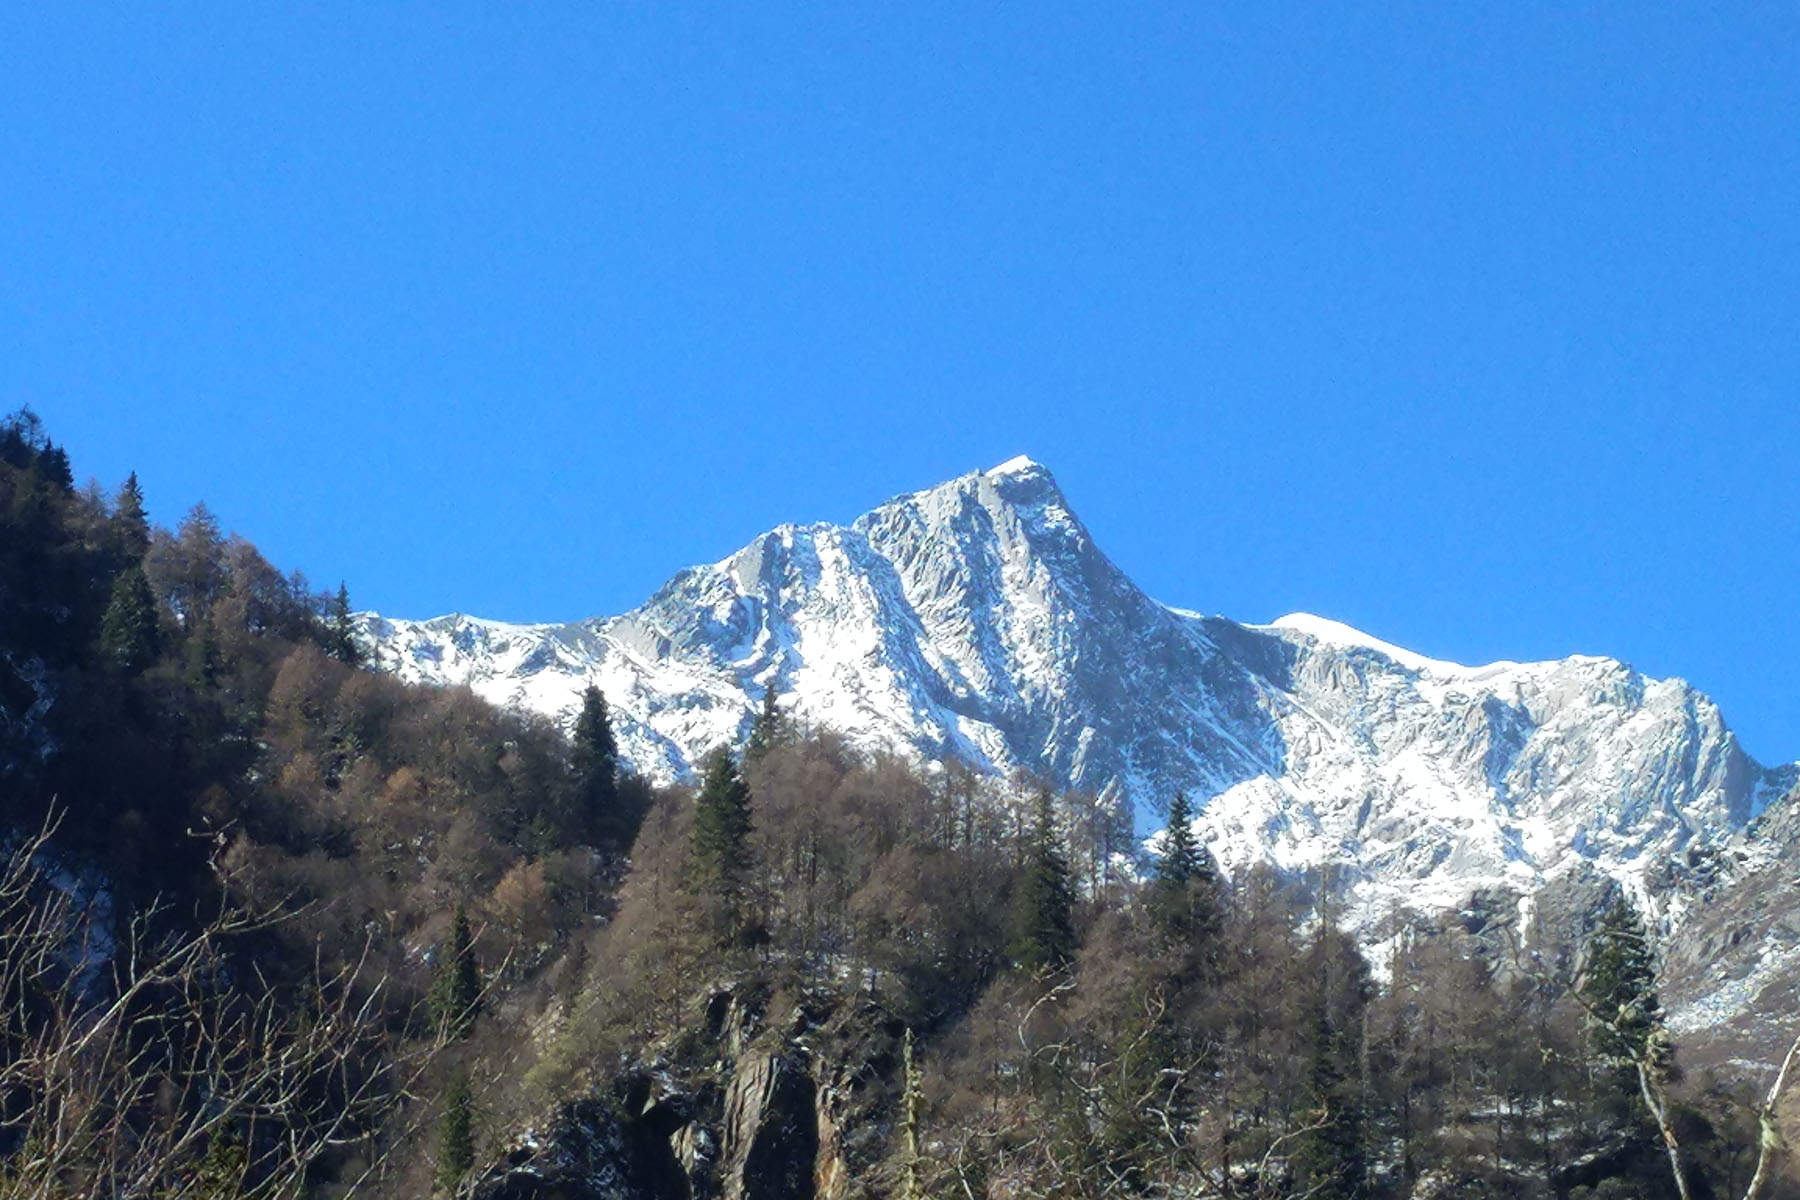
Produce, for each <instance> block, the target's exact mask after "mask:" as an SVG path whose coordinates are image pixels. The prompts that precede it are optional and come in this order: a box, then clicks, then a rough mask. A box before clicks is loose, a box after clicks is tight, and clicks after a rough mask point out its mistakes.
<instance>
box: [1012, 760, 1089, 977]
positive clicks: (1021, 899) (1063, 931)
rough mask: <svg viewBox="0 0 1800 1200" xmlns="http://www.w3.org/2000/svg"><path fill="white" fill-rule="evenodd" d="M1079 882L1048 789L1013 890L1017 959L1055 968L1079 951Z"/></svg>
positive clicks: (1029, 967) (1031, 966)
mask: <svg viewBox="0 0 1800 1200" xmlns="http://www.w3.org/2000/svg"><path fill="white" fill-rule="evenodd" d="M1074 911H1075V887H1074V884H1073V883H1072V882H1071V881H1070V878H1069V864H1068V860H1067V859H1066V858H1065V857H1064V855H1063V849H1062V840H1061V838H1060V837H1059V836H1058V835H1057V832H1056V814H1055V810H1054V808H1053V807H1052V804H1051V800H1050V793H1049V791H1048V790H1044V791H1040V792H1039V793H1038V798H1037V818H1036V820H1035V822H1034V823H1033V826H1032V833H1031V841H1030V844H1029V845H1028V847H1027V849H1026V857H1025V867H1024V872H1023V874H1022V875H1021V877H1020V879H1019V886H1018V890H1017V891H1016V892H1015V893H1014V896H1013V921H1012V944H1011V946H1010V947H1009V949H1010V952H1011V955H1012V958H1013V961H1014V962H1016V963H1018V964H1019V966H1020V967H1022V968H1023V969H1025V970H1026V971H1031V972H1037V971H1047V970H1048V971H1055V970H1061V969H1062V968H1064V967H1066V966H1068V964H1069V963H1070V961H1071V960H1072V959H1073V958H1074V957H1075V923H1074Z"/></svg>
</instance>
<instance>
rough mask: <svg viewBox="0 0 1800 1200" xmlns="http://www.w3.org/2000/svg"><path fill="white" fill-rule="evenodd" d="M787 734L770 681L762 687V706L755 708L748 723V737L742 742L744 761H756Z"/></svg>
mask: <svg viewBox="0 0 1800 1200" xmlns="http://www.w3.org/2000/svg"><path fill="white" fill-rule="evenodd" d="M787 736H788V725H787V718H786V717H784V716H782V715H781V709H780V708H779V707H777V706H776V703H775V684H774V682H773V681H771V682H770V683H769V684H768V685H767V686H766V687H764V688H763V698H762V708H760V709H759V710H757V714H756V719H755V721H753V722H752V723H751V725H750V737H749V739H748V740H747V741H746V742H745V743H744V761H745V762H747V763H753V762H756V761H758V760H759V759H761V758H762V757H763V756H764V755H765V754H767V753H768V752H769V751H770V750H771V749H773V748H774V747H776V746H779V745H781V744H782V742H783V741H785V740H786V738H787Z"/></svg>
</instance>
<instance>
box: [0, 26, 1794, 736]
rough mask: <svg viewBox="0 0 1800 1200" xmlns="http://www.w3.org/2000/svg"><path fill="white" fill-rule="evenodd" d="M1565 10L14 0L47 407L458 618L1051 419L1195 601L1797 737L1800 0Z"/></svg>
mask: <svg viewBox="0 0 1800 1200" xmlns="http://www.w3.org/2000/svg"><path fill="white" fill-rule="evenodd" d="M1571 7H1574V6H1550V5H1526V4H1517V5H1510V4H1509V5H1498V6H1486V7H1485V8H1477V7H1476V6H1468V5H1445V4H1438V3H1429V4H1417V5H1405V4H1366V5H1319V4H1304V5H1294V6H1291V7H1285V8H1284V7H1281V6H1275V5H1253V6H1244V5H1187V4H1181V5H1176V4H1170V5H1165V6H1143V5H1130V4H1094V5H1081V6H1061V5H1038V4H1031V5H1025V4H1009V5H942V6H939V5H932V4H925V3H917V4H906V5H882V6H874V5H854V6H853V5H833V6H808V7H805V8H800V7H788V6H782V5H762V4H758V5H720V6H717V7H684V6H678V5H597V4H585V3H584V4H566V5H552V4H533V5H520V4H468V5H447V4H430V5H426V4H417V5H401V4H373V5H372V4H366V3H355V4H341V5H330V4H312V5H280V6H278V5H229V4H209V5H197V4H178V5H169V6H148V7H146V6H137V7H136V8H128V7H126V6H89V5H35V6H30V5H11V6H8V7H7V8H6V9H5V10H4V12H0V405H4V407H6V408H12V407H16V406H17V405H20V404H30V405H32V406H34V407H35V408H36V409H37V410H38V411H39V412H40V414H41V415H43V416H44V418H45V419H46V421H47V423H48V424H49V426H50V429H51V432H52V434H53V435H54V436H56V437H59V438H61V439H62V440H64V441H65V442H66V443H67V444H68V445H69V447H70V449H71V452H72V453H73V455H74V458H75V465H76V470H77V473H78V474H79V475H82V476H84V477H85V476H89V475H92V476H97V477H98V478H99V479H101V480H102V481H103V482H105V483H106V484H107V485H109V486H111V485H115V484H117V483H118V482H119V480H120V479H122V478H123V476H124V475H125V473H126V472H127V471H129V470H132V469H134V468H135V469H136V470H138V471H139V472H140V473H141V474H142V476H143V478H144V481H145V484H146V486H147V488H148V491H149V497H150V501H151V505H152V509H153V513H154V515H155V516H156V517H158V518H159V519H161V520H163V521H165V522H173V521H174V520H176V519H178V518H179V516H180V514H181V512H182V510H183V509H185V508H186V507H187V505H189V504H190V503H192V502H193V501H195V500H197V499H204V500H206V501H207V502H208V503H209V504H211V505H212V506H213V508H214V509H215V510H216V511H217V512H218V513H219V514H220V517H221V519H222V520H223V521H224V522H225V523H226V524H227V525H228V526H229V527H231V528H234V529H236V530H238V531H240V532H242V533H244V534H246V535H247V536H249V537H251V538H252V539H253V540H255V541H256V542H258V543H259V544H260V545H261V546H263V548H264V549H265V551H266V552H267V553H268V554H269V555H270V556H271V557H272V558H273V559H275V560H276V561H277V562H278V563H280V564H282V565H283V566H286V567H300V568H302V569H304V570H306V571H307V572H308V573H309V574H310V575H311V576H312V577H313V578H314V579H315V580H316V581H318V582H320V583H322V584H330V585H335V584H336V582H337V581H338V580H339V579H340V578H342V579H346V580H348V581H349V583H350V587H351V590H352V595H353V598H354V599H355V600H356V601H357V602H358V603H359V604H363V605H368V606H371V607H377V608H380V609H382V610H383V611H387V612H391V613H396V614H401V615H415V616H426V615H431V614H435V613H438V612H443V611H448V610H463V611H469V612H475V613H479V614H482V615H488V616H495V617H502V618H510V619H517V620H534V619H536V620H548V619H565V618H574V617H580V616H586V615H593V614H599V613H609V612H616V611H619V610H622V609H625V608H627V607H630V606H632V605H634V604H636V603H637V602H638V601H640V600H641V599H643V598H644V597H645V596H646V595H647V594H648V593H649V592H650V591H651V590H653V589H654V588H655V587H656V586H657V585H658V584H659V583H660V582H661V581H662V580H663V579H664V578H666V577H667V576H668V575H670V574H671V573H672V572H673V571H674V570H676V569H677V568H679V567H681V566H683V565H686V564H688V563H690V562H697V561H705V560H710V559H713V558H716V557H719V556H721V555H723V554H725V553H727V552H729V551H730V550H732V549H734V548H735V547H736V546H738V545H739V544H741V543H743V542H745V541H747V540H748V539H749V538H751V537H752V536H754V535H755V534H756V533H758V532H759V531H761V530H763V529H764V528H767V527H769V526H771V525H774V524H776V523H778V522H781V521H784V520H819V519H829V520H845V519H848V518H851V517H853V516H855V515H856V514H857V513H858V512H860V511H862V510H863V509H865V508H867V507H868V506H870V505H871V504H873V503H875V502H878V501H880V500H881V499H883V498H885V497H887V496H889V495H892V494H894V493H897V492H900V491H905V490H909V489H912V488H916V487H921V486H926V485H929V484H932V483H934V482H937V481H939V480H941V479H944V478H947V477H950V476H953V475H956V474H959V473H962V472H965V471H969V470H972V469H976V468H979V467H985V466H989V465H992V464H993V463H996V462H998V461H1000V460H1002V459H1005V458H1008V457H1010V456H1012V455H1014V454H1017V453H1021V452H1023V453H1029V454H1030V455H1032V456H1033V457H1035V458H1037V459H1039V460H1041V461H1043V462H1045V463H1047V464H1049V465H1050V466H1051V467H1052V468H1053V469H1054V470H1055V471H1056V473H1057V475H1058V477H1059V478H1060V479H1061V481H1062V483H1063V486H1064V489H1065V491H1067V492H1068V494H1069V496H1070V497H1071V499H1072V501H1073V503H1074V505H1075V507H1076V509H1077V510H1078V511H1079V512H1080V513H1081V514H1082V515H1083V516H1084V518H1085V519H1086V520H1087V522H1088V524H1089V526H1090V527H1091V528H1092V530H1093V532H1094V533H1095V535H1096V537H1097V538H1098V540H1099V541H1100V543H1101V544H1102V546H1104V547H1105V548H1106V549H1107V550H1108V551H1109V552H1110V553H1111V554H1112V555H1113V557H1114V558H1115V559H1116V560H1117V561H1118V562H1119V563H1120V564H1121V565H1122V566H1123V567H1124V568H1125V569H1126V570H1128V571H1129V572H1131V573H1132V574H1133V575H1134V576H1135V577H1136V578H1137V579H1138V580H1139V581H1140V582H1141V583H1142V584H1143V585H1144V586H1145V587H1146V588H1147V589H1148V590H1149V591H1150V592H1151V593H1152V594H1154V595H1156V596H1157V597H1158V598H1160V599H1163V600H1166V601H1168V602H1171V603H1176V604H1181V605H1184V606H1188V607H1193V608H1199V609H1203V610H1205V611H1209V612H1220V613H1224V614H1226V615H1229V616H1233V617H1237V618H1239V619H1243V620H1252V621H1262V620H1268V619H1271V618H1273V617H1275V616H1278V615H1280V614H1281V613H1284V612H1287V611H1290V610H1294V609H1305V610H1310V611H1313V612H1318V613H1321V614H1324V615H1327V616H1332V617H1336V618H1338V619H1341V620H1344V621H1348V622H1350V623H1352V624H1356V625H1359V626H1362V627H1364V628H1366V629H1368V630H1370V631H1371V632H1373V633H1376V634H1378V635H1380V636H1382V637H1385V638H1387V639H1389V640H1392V641H1396V642H1399V643H1402V644H1404V645H1406V646H1409V647H1413V648H1416V649H1418V650H1420V651H1422V652H1425V653H1429V654H1434V655H1438V656H1442V657H1448V658H1457V659H1462V660H1486V659H1490V658H1497V657H1512V658H1522V657H1547V656H1554V655H1561V654H1565V653H1569V652H1574V651H1584V652H1595V653H1609V654H1614V655H1618V656H1620V657H1622V658H1625V659H1627V660H1628V661H1631V662H1632V663H1634V664H1635V665H1637V666H1639V667H1641V668H1643V669H1645V670H1648V671H1651V672H1654V673H1657V674H1680V675H1684V676H1686V677H1688V678H1689V679H1692V680H1693V681H1695V682H1696V683H1697V684H1699V685H1700V686H1702V687H1704V688H1706V689H1707V690H1709V691H1710V692H1712V693H1713V694H1714V695H1715V696H1716V697H1717V698H1718V699H1719V700H1720V701H1721V703H1722V704H1723V705H1724V707H1725V711H1726V714H1727V717H1728V718H1729V719H1730V720H1731V721H1732V723H1733V724H1734V725H1735V726H1736V727H1737V728H1738V729H1739V730H1740V731H1741V733H1742V735H1743V737H1744V740H1745V742H1746V744H1747V745H1748V747H1749V748H1750V749H1751V751H1752V752H1753V753H1755V754H1757V755H1758V756H1760V757H1762V758H1764V759H1765V760H1773V759H1779V758H1791V757H1796V756H1800V695H1797V694H1796V689H1795V687H1794V685H1793V674H1794V670H1795V666H1796V659H1797V652H1800V619H1797V616H1800V613H1797V609H1796V603H1795V590H1796V577H1797V575H1800V570H1797V567H1800V529H1797V524H1796V520H1795V513H1796V506H1797V500H1796V484H1795V474H1796V459H1797V455H1800V411H1797V407H1796V399H1797V395H1796V384H1797V383H1800V296H1797V295H1796V292H1797V289H1800V8H1797V7H1796V6H1794V5H1792V4H1789V3H1771V4H1767V5H1760V6H1739V5H1726V6H1719V5H1714V4H1691V5H1675V4H1655V5H1623V4H1620V5H1588V6H1580V8H1579V11H1576V12H1570V11H1563V10H1566V9H1568V8H1571ZM878 10H885V12H883V11H878Z"/></svg>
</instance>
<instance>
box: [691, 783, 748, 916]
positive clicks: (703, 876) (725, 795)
mask: <svg viewBox="0 0 1800 1200" xmlns="http://www.w3.org/2000/svg"><path fill="white" fill-rule="evenodd" d="M750 829H751V820H750V788H749V786H748V785H747V784H745V783H744V779H743V776H741V775H739V774H738V767H737V762H736V760H735V759H733V758H732V757H731V755H730V754H729V753H728V752H726V751H724V750H720V751H718V752H716V753H715V754H714V755H713V756H712V757H711V759H709V760H708V762H707V765H706V778H705V780H704V782H702V783H701V785H700V793H699V795H697V796H696V797H695V798H694V833H693V842H692V846H691V849H690V850H689V853H688V870H687V885H688V888H689V890H690V891H692V892H693V893H694V894H696V895H698V896H700V897H701V898H703V899H705V900H708V901H709V902H711V903H712V904H714V905H715V906H716V908H717V911H718V914H719V917H720V919H721V920H722V921H723V923H724V926H725V930H726V932H728V933H729V934H732V935H735V934H737V933H738V932H740V931H741V930H742V929H743V926H744V922H745V917H746V913H745V901H746V891H747V886H748V883H749V878H750V865H751V863H750Z"/></svg>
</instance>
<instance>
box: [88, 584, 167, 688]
mask: <svg viewBox="0 0 1800 1200" xmlns="http://www.w3.org/2000/svg"><path fill="white" fill-rule="evenodd" d="M157 644H158V643H157V628H156V598H155V597H154V596H152V595H151V594H150V581H149V580H148V579H146V578H144V569H143V568H142V567H138V566H133V567H128V568H126V569H125V570H124V571H122V572H121V573H120V574H119V577H118V578H117V579H115V580H113V586H112V597H111V598H110V599H109V600H108V601H107V604H106V613H105V615H104V616H102V617H101V618H100V657H101V658H102V659H103V660H104V661H105V663H106V665H107V666H109V667H112V668H114V669H115V670H118V671H121V672H123V673H125V674H127V675H135V674H137V673H138V672H139V671H142V670H143V669H144V668H145V667H147V666H149V665H150V663H151V661H152V660H154V659H155V658H156V651H157Z"/></svg>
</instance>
